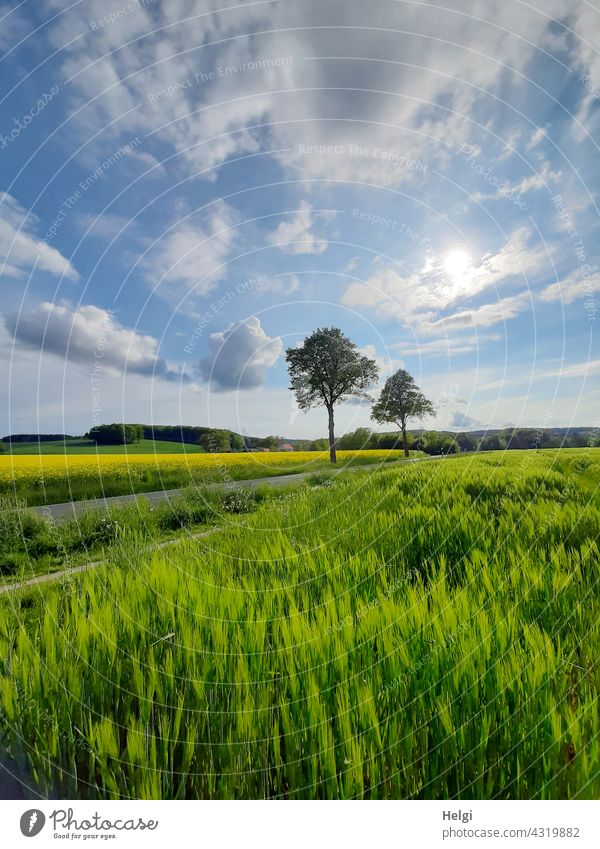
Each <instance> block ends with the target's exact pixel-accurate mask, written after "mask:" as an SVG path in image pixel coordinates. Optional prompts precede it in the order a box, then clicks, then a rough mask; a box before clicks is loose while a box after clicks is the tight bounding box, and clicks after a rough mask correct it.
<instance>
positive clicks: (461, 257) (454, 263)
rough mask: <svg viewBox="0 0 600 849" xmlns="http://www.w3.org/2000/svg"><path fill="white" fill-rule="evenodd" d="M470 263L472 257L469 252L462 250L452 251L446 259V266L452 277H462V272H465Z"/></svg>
mask: <svg viewBox="0 0 600 849" xmlns="http://www.w3.org/2000/svg"><path fill="white" fill-rule="evenodd" d="M470 264H471V258H470V256H469V254H468V253H467V252H466V251H461V250H456V251H452V252H451V253H449V254H448V255H447V256H446V259H445V260H444V268H445V269H446V271H447V272H448V274H449V275H450V276H451V277H460V275H461V274H464V273H465V271H466V270H467V268H468V267H469V265H470Z"/></svg>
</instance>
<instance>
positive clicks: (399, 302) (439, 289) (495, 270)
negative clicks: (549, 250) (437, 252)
mask: <svg viewBox="0 0 600 849" xmlns="http://www.w3.org/2000/svg"><path fill="white" fill-rule="evenodd" d="M531 236H532V233H531V230H530V229H529V228H527V227H519V228H518V229H517V230H515V232H514V233H513V234H512V235H511V237H510V238H509V239H508V241H507V242H506V243H505V244H504V245H503V246H502V247H501V248H500V249H499V250H497V251H496V252H495V253H486V254H484V255H483V256H482V257H481V258H480V259H478V260H473V259H471V261H470V264H469V265H468V267H466V268H465V269H464V271H463V272H462V273H460V274H450V273H448V271H447V270H446V268H445V266H444V259H443V257H437V258H436V259H432V260H431V261H430V262H429V263H428V264H427V266H426V267H425V268H422V269H421V270H420V271H418V272H408V273H407V272H402V271H400V270H399V269H398V268H396V267H393V266H389V267H387V268H383V269H381V270H379V271H376V272H375V273H374V274H373V275H371V277H369V278H368V279H367V280H366V281H354V282H353V283H351V284H350V285H349V286H348V287H347V289H346V290H345V292H344V293H343V295H342V298H341V302H342V303H343V304H345V305H346V306H353V307H369V308H371V309H373V310H374V311H375V312H376V313H377V314H378V315H380V316H383V317H385V318H389V317H390V316H395V317H396V318H398V320H399V321H401V322H403V323H405V324H408V325H417V326H422V327H424V328H425V327H426V328H427V329H428V330H431V328H432V327H433V326H434V325H439V324H441V322H443V321H445V319H444V318H443V317H442V316H440V312H441V311H443V310H446V309H449V308H451V307H453V306H455V305H457V304H459V303H464V302H465V301H467V300H469V299H470V298H474V297H476V296H480V295H482V294H484V293H485V292H486V291H487V290H489V289H492V288H496V289H497V288H498V287H500V286H501V285H504V284H510V286H512V287H514V286H515V285H516V283H517V282H523V283H525V284H526V285H527V286H529V285H531V283H532V281H533V280H535V279H537V278H538V277H539V275H540V274H541V272H542V270H543V269H544V267H545V265H544V264H545V261H546V260H547V257H546V254H545V252H544V250H543V248H542V247H541V246H540V245H535V244H534V245H532V244H531V241H530V240H531ZM505 300H506V306H507V307H508V306H509V305H510V300H509V299H505ZM493 309H496V306H495V305H494V304H492V305H490V309H486V307H485V305H483V306H482V307H479V308H478V310H480V312H479V316H480V318H481V320H482V321H483V319H484V317H485V316H486V314H487V315H490V316H491V314H492V311H493ZM467 312H468V313H470V314H473V313H474V312H475V311H474V310H469V311H465V315H466V313H467ZM507 317H508V318H510V317H512V316H510V315H507ZM451 318H452V317H448V319H449V320H448V322H447V325H446V326H448V327H450V326H452V324H455V325H456V326H458V324H460V322H459V321H458V320H456V321H454V322H453V321H451V320H450V319H451ZM435 319H438V320H437V321H434V320H435ZM492 323H494V322H492ZM464 326H468V323H465V324H464Z"/></svg>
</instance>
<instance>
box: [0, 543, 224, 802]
mask: <svg viewBox="0 0 600 849" xmlns="http://www.w3.org/2000/svg"><path fill="white" fill-rule="evenodd" d="M221 530H223V528H221V527H215V528H209V530H207V531H202V532H201V533H199V534H187V535H186V536H178V537H174V538H173V539H167V540H164V541H163V542H158V543H154V544H150V545H149V546H148V548H147V550H148V551H157V550H158V549H161V548H166V547H167V546H169V545H176V544H177V543H181V542H185V541H186V540H189V539H200V538H201V537H208V536H210V535H211V534H214V533H216V532H217V531H221ZM109 562H110V561H109V560H108V558H103V559H101V560H90V561H89V563H82V564H81V566H72V567H71V568H69V569H60V570H58V571H56V572H47V573H46V574H45V575H36V576H35V578H27V579H26V580H25V581H17V582H16V583H14V584H3V585H0V595H3V594H4V593H12V592H14V591H15V590H22V589H24V588H26V587H35V586H36V585H37V584H47V583H49V582H51V581H60V580H64V579H68V578H70V577H71V575H79V574H80V573H81V572H87V571H88V569H97V568H98V566H104V565H105V564H106V563H109ZM0 798H1V797H0Z"/></svg>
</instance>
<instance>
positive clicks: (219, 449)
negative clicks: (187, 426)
mask: <svg viewBox="0 0 600 849" xmlns="http://www.w3.org/2000/svg"><path fill="white" fill-rule="evenodd" d="M200 445H201V446H202V447H203V448H204V450H205V451H206V452H207V453H208V454H220V453H223V452H227V451H230V450H231V444H230V441H229V431H228V430H219V429H217V430H211V431H208V432H207V433H203V434H202V436H201V437H200Z"/></svg>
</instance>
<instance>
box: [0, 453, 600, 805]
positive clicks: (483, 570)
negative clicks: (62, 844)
mask: <svg viewBox="0 0 600 849" xmlns="http://www.w3.org/2000/svg"><path fill="white" fill-rule="evenodd" d="M599 483H600V451H598V450H597V449H591V448H590V449H583V450H563V451H545V452H534V451H531V452H511V453H504V454H500V453H490V454H485V455H475V456H463V457H457V458H447V459H445V460H444V461H442V462H439V463H423V464H419V463H417V464H414V465H412V464H408V465H399V466H396V467H393V468H384V469H381V470H379V471H377V472H374V473H373V472H368V473H366V472H365V473H363V472H357V473H355V474H352V475H340V476H337V475H336V476H333V477H332V476H330V475H326V474H324V473H323V472H320V473H319V474H317V475H315V476H314V477H313V478H312V479H311V481H310V483H309V485H306V486H304V487H301V488H299V489H298V490H297V491H293V492H292V491H290V492H288V493H285V494H282V495H281V496H280V497H278V498H277V500H272V499H269V500H265V501H264V502H263V503H255V504H253V505H251V508H252V509H251V510H250V511H248V512H243V513H242V512H240V514H239V515H238V516H237V518H235V517H234V518H233V519H232V521H231V522H229V523H228V525H227V527H226V529H225V530H224V531H215V533H213V534H211V535H210V536H209V537H206V538H198V539H194V538H191V537H186V538H184V539H182V541H181V542H180V543H175V544H173V545H171V546H169V547H168V548H156V549H155V550H154V551H152V552H149V551H148V549H147V545H146V542H147V538H146V537H145V536H143V535H142V534H140V533H139V530H138V529H137V528H135V527H134V528H133V532H132V533H131V534H129V535H127V536H123V537H122V538H121V539H120V541H119V544H118V545H117V546H116V547H115V548H114V550H113V553H112V554H111V557H110V562H109V563H108V564H107V565H104V566H101V567H99V568H98V569H96V570H93V571H87V572H84V573H82V574H81V575H78V576H77V578H76V579H75V580H73V582H72V584H71V585H70V589H69V592H64V591H62V590H61V588H60V587H59V586H55V585H52V584H47V585H43V586H40V587H36V588H35V589H29V590H27V591H25V590H21V591H17V592H11V593H8V594H5V595H4V596H2V597H1V599H0V714H1V719H0V728H1V733H0V742H1V744H2V745H3V747H4V748H6V750H7V751H8V753H9V754H10V756H11V757H12V758H13V760H14V762H15V763H16V764H18V765H19V767H20V768H21V769H22V770H23V771H24V773H26V774H27V775H28V776H29V779H30V781H32V783H33V784H34V785H35V787H36V788H37V789H38V790H39V792H40V793H42V794H43V795H47V794H54V795H57V796H58V797H59V798H94V799H96V798H118V797H132V798H142V799H154V798H156V799H158V798H175V799H192V798H211V799H226V798H238V799H239V798H263V797H269V798H272V797H278V798H280V797H282V798H294V799H297V798H355V797H359V798H373V799H375V798H395V799H398V798H405V799H408V798H438V799H439V798H447V799H452V798H453V799H473V798H475V799H477V798H486V799H491V798H507V799H508V798H510V799H529V798H542V799H557V798H569V799H576V798H577V799H579V798H597V797H598V795H599V794H600V776H599V774H598V763H599V760H600V742H599V739H598V734H597V731H598V728H597V718H598V714H597V707H598V701H597V698H598V684H599V675H598V651H597V647H598V643H599V640H600V602H599V597H598V579H599V577H600V558H599V549H598V535H599V534H600V498H599V489H598V486H599ZM246 506H248V505H246ZM220 509H222V507H221V508H220Z"/></svg>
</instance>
